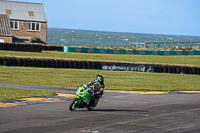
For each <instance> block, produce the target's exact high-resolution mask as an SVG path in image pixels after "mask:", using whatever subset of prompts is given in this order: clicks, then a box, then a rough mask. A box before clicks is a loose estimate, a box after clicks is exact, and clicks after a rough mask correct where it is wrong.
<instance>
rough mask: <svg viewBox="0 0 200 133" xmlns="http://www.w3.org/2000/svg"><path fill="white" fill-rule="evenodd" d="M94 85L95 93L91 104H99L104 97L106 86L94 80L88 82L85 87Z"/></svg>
mask: <svg viewBox="0 0 200 133" xmlns="http://www.w3.org/2000/svg"><path fill="white" fill-rule="evenodd" d="M91 85H93V90H94V94H93V98H92V100H91V104H97V103H98V101H99V99H100V98H101V97H102V95H103V90H104V87H105V84H104V83H102V84H99V83H98V82H97V81H96V80H92V81H91V82H89V83H87V84H86V85H85V86H84V87H85V88H86V87H89V86H91Z"/></svg>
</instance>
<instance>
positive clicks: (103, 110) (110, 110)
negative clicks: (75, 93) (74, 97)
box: [79, 109, 149, 112]
mask: <svg viewBox="0 0 200 133" xmlns="http://www.w3.org/2000/svg"><path fill="white" fill-rule="evenodd" d="M79 111H88V110H79ZM91 111H101V112H123V111H124V112H149V110H128V109H93V110H91Z"/></svg>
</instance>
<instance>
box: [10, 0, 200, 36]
mask: <svg viewBox="0 0 200 133" xmlns="http://www.w3.org/2000/svg"><path fill="white" fill-rule="evenodd" d="M11 1H22V2H34V3H43V7H44V11H45V15H46V19H47V22H48V23H47V27H48V28H63V29H77V30H94V31H112V32H128V33H147V34H166V35H190V36H200V15H199V14H200V0H11Z"/></svg>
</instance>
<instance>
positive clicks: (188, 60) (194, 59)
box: [0, 50, 200, 66]
mask: <svg viewBox="0 0 200 133" xmlns="http://www.w3.org/2000/svg"><path fill="white" fill-rule="evenodd" d="M0 56H23V57H32V58H33V57H34V58H36V57H37V58H58V59H77V60H99V61H117V62H119V61H122V62H137V63H138V62H142V63H160V64H176V65H196V66H200V56H199V55H174V56H172V55H123V54H95V53H63V52H42V53H37V52H16V51H2V50H0Z"/></svg>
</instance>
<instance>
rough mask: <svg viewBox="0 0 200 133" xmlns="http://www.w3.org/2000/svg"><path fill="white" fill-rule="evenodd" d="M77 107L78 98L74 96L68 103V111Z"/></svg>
mask: <svg viewBox="0 0 200 133" xmlns="http://www.w3.org/2000/svg"><path fill="white" fill-rule="evenodd" d="M77 107H78V99H77V98H74V99H73V100H72V102H71V103H70V105H69V110H70V111H74V110H76V109H77Z"/></svg>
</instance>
